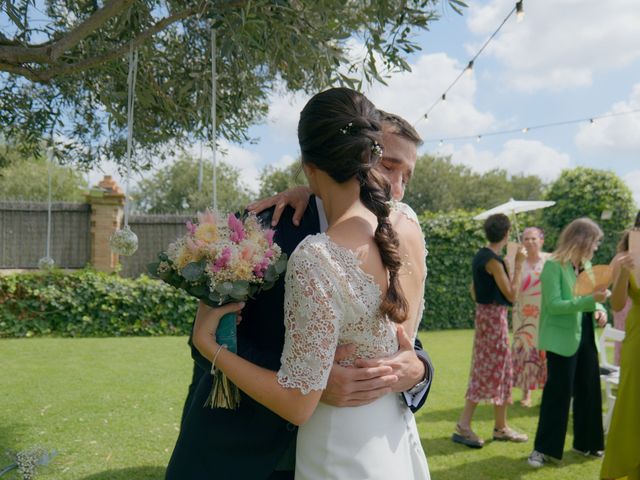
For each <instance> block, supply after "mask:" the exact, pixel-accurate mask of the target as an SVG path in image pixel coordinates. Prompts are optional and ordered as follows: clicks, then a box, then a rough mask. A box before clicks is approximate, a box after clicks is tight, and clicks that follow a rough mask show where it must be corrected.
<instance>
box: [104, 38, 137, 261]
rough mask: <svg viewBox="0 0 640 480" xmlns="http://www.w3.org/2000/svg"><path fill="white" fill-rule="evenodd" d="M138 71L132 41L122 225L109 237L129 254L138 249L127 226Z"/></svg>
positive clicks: (118, 249)
mask: <svg viewBox="0 0 640 480" xmlns="http://www.w3.org/2000/svg"><path fill="white" fill-rule="evenodd" d="M137 73H138V50H134V48H133V42H131V44H130V47H129V74H128V76H127V88H128V95H127V165H126V167H127V173H126V179H125V187H124V226H123V227H122V228H121V229H120V230H117V231H116V232H114V234H113V235H111V238H110V239H109V244H110V245H111V250H112V251H113V252H114V253H117V254H120V255H126V256H130V255H133V254H134V253H135V252H136V250H138V236H137V235H136V234H135V233H134V232H132V231H131V229H130V228H129V209H130V206H131V205H130V202H129V181H130V179H131V157H132V151H133V106H134V103H135V90H136V76H137Z"/></svg>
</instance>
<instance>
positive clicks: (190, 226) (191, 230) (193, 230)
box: [187, 220, 198, 235]
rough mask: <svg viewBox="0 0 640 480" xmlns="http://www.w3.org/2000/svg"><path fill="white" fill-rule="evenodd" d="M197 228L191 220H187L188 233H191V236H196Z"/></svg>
mask: <svg viewBox="0 0 640 480" xmlns="http://www.w3.org/2000/svg"><path fill="white" fill-rule="evenodd" d="M196 228H198V227H197V226H196V225H194V224H193V223H191V220H187V232H189V235H195V233H196Z"/></svg>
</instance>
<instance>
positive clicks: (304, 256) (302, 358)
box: [278, 244, 342, 395]
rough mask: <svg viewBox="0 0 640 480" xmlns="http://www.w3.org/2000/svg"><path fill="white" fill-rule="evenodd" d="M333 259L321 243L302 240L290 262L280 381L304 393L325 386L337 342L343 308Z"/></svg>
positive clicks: (279, 373) (286, 290) (287, 276)
mask: <svg viewBox="0 0 640 480" xmlns="http://www.w3.org/2000/svg"><path fill="white" fill-rule="evenodd" d="M324 253H326V252H324ZM329 265H330V259H328V258H327V257H326V255H323V252H322V251H321V245H316V244H311V245H309V244H306V245H303V244H301V245H300V246H299V247H298V249H297V250H296V251H295V252H294V253H293V254H292V255H291V258H290V259H289V265H288V266H287V274H286V279H285V282H286V283H285V285H286V287H285V288H286V289H285V303H284V316H285V317H284V320H285V327H286V333H285V341H284V348H283V351H282V358H281V363H282V366H281V367H280V371H279V372H278V382H279V383H280V385H282V386H283V387H287V388H298V389H300V391H301V392H302V393H303V394H304V395H306V394H308V393H309V392H310V391H311V390H322V389H324V388H325V387H326V385H327V379H328V378H329V372H330V370H331V366H332V365H333V358H334V356H335V351H336V347H337V345H338V336H339V333H340V320H341V316H342V312H341V308H339V299H338V298H337V296H336V294H335V292H336V290H337V289H335V288H334V282H333V281H332V275H331V270H330V267H329Z"/></svg>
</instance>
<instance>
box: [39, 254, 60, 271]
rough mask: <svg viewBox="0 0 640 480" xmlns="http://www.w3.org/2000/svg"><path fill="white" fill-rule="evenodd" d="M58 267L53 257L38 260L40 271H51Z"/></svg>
mask: <svg viewBox="0 0 640 480" xmlns="http://www.w3.org/2000/svg"><path fill="white" fill-rule="evenodd" d="M55 265H56V262H55V261H54V260H53V258H51V257H42V258H41V259H40V260H38V268H39V269H40V270H51V269H52V268H53V267H54V266H55Z"/></svg>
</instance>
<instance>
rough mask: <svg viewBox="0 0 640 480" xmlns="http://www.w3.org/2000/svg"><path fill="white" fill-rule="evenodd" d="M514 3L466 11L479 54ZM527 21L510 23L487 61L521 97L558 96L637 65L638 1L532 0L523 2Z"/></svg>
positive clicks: (500, 0)
mask: <svg viewBox="0 0 640 480" xmlns="http://www.w3.org/2000/svg"><path fill="white" fill-rule="evenodd" d="M513 6H514V2H513V1H512V0H492V1H490V2H489V3H488V4H487V5H484V6H479V7H475V6H474V7H472V8H470V9H469V17H468V18H469V20H468V22H467V24H468V27H469V29H470V30H471V31H472V32H473V33H474V34H476V35H477V36H478V42H477V44H474V45H470V46H469V47H468V48H469V51H470V52H474V53H475V51H477V49H478V47H479V46H480V45H481V43H482V42H484V41H485V39H486V38H487V37H488V36H489V35H490V34H491V33H493V31H494V30H495V28H496V26H497V25H498V24H499V23H500V22H501V21H502V19H503V18H504V17H505V16H506V14H507V12H509V10H510V9H512V8H513ZM524 9H525V18H524V21H523V22H522V23H516V21H515V19H513V18H511V19H509V21H508V22H507V23H506V24H505V26H504V27H503V29H502V30H501V31H500V33H499V34H498V35H497V36H496V37H495V38H494V40H493V41H492V42H491V44H490V45H489V47H488V48H487V49H486V50H485V55H490V56H494V57H495V58H497V59H498V60H499V61H500V62H502V63H503V64H504V66H505V69H506V78H505V80H506V83H507V84H508V85H509V86H510V87H512V88H514V89H516V90H522V91H529V92H531V91H536V90H539V89H545V88H549V89H552V90H560V89H565V88H570V87H576V86H587V85H591V83H592V80H593V75H594V74H595V73H597V72H600V71H605V70H610V69H616V68H621V67H625V66H628V65H630V64H631V63H633V62H635V61H638V60H639V59H640V35H638V25H640V8H638V3H637V0H612V1H610V2H605V3H603V2H602V1H601V0H536V1H526V2H524Z"/></svg>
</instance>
